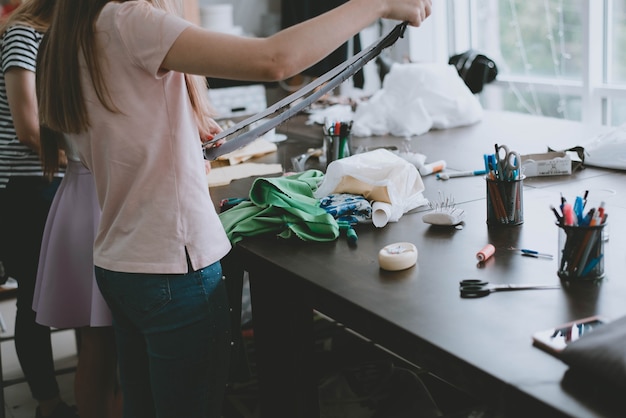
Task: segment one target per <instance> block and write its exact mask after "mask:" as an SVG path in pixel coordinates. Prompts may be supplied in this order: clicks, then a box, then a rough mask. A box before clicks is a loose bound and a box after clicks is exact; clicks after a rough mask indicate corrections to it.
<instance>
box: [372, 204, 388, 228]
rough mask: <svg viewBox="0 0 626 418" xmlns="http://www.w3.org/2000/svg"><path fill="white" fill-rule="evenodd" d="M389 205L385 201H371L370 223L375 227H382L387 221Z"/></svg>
mask: <svg viewBox="0 0 626 418" xmlns="http://www.w3.org/2000/svg"><path fill="white" fill-rule="evenodd" d="M390 216H391V205H390V204H389V203H385V202H374V203H372V223H373V224H374V226H375V227H377V228H382V227H383V226H385V225H387V222H389V217H390Z"/></svg>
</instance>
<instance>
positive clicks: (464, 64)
mask: <svg viewBox="0 0 626 418" xmlns="http://www.w3.org/2000/svg"><path fill="white" fill-rule="evenodd" d="M448 64H450V65H454V66H455V67H456V70H457V71H458V73H459V76H461V78H462V79H463V81H465V84H466V85H467V87H469V89H470V90H471V92H472V93H474V94H476V93H480V92H481V91H482V90H483V87H484V85H485V84H487V83H491V82H492V81H493V80H495V79H496V76H497V75H498V67H496V63H495V62H493V60H491V59H490V58H487V57H486V56H484V55H482V54H479V53H478V52H477V51H475V50H473V49H470V50H468V51H466V52H464V53H462V54H458V55H454V56H452V57H450V60H449V61H448Z"/></svg>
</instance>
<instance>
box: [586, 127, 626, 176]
mask: <svg viewBox="0 0 626 418" xmlns="http://www.w3.org/2000/svg"><path fill="white" fill-rule="evenodd" d="M583 148H584V149H585V165H591V166H595V167H604V168H613V169H617V170H626V124H623V125H621V126H618V127H617V128H614V129H611V130H610V131H608V132H604V133H601V134H599V135H596V136H595V137H594V138H592V139H591V140H590V141H589V142H587V143H586V144H583Z"/></svg>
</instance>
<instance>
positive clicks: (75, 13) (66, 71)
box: [37, 0, 212, 159]
mask: <svg viewBox="0 0 626 418" xmlns="http://www.w3.org/2000/svg"><path fill="white" fill-rule="evenodd" d="M110 1H113V0H80V1H76V0H54V1H52V0H48V2H49V3H55V4H56V7H55V9H54V16H53V19H52V23H51V25H50V28H49V30H48V33H47V35H46V36H45V37H44V42H42V45H41V47H40V50H39V65H40V67H39V69H40V71H38V77H37V92H38V94H39V118H40V121H41V123H42V125H45V126H46V127H48V128H50V129H51V130H53V131H57V132H65V133H71V134H78V133H81V132H84V131H86V130H88V129H89V126H90V125H89V114H88V111H87V107H86V104H85V101H84V97H83V90H82V89H83V87H82V86H81V83H80V68H79V65H78V64H79V54H80V53H82V54H83V55H84V58H85V63H86V65H87V70H88V71H89V75H90V77H91V80H92V82H93V85H94V89H95V92H96V95H97V97H98V99H99V100H100V102H101V103H102V105H103V106H105V107H106V108H107V109H108V110H109V111H111V112H119V109H118V108H117V107H116V106H115V103H114V101H113V98H112V97H111V95H110V93H109V90H108V88H107V86H106V84H105V82H104V78H103V75H102V70H101V66H100V60H101V59H103V57H100V56H98V52H97V51H98V48H97V45H96V39H95V34H94V26H95V22H96V18H97V16H98V14H99V13H100V11H101V10H102V8H103V7H104V6H105V5H106V4H107V3H109V2H110ZM125 1H129V0H121V1H120V2H125ZM44 2H45V0H44ZM150 2H151V3H152V4H153V5H154V7H157V8H159V9H162V10H165V11H167V12H170V13H174V14H177V15H180V13H181V11H182V7H181V4H180V2H179V1H176V0H150ZM185 81H186V85H187V92H188V94H189V98H190V100H191V105H192V109H193V111H194V116H195V119H196V122H197V124H198V129H199V131H200V132H208V131H209V127H210V126H211V116H212V115H211V107H210V105H209V100H208V95H207V81H206V79H205V78H204V77H199V76H194V75H189V74H185ZM42 139H43V138H42ZM42 153H43V152H42ZM46 153H50V154H49V155H48V156H47V158H51V159H53V158H55V156H54V155H55V154H56V155H57V156H58V152H56V153H54V150H53V149H50V150H47V151H46Z"/></svg>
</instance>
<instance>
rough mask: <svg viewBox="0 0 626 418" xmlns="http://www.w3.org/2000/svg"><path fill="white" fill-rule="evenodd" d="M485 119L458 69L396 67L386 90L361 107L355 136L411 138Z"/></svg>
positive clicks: (428, 65) (427, 65)
mask: <svg viewBox="0 0 626 418" xmlns="http://www.w3.org/2000/svg"><path fill="white" fill-rule="evenodd" d="M482 117H483V109H482V106H481V105H480V102H479V101H478V99H477V98H476V96H474V94H472V92H471V91H470V89H469V88H468V87H467V86H466V85H465V83H464V82H463V80H462V79H461V77H459V74H458V72H457V70H456V68H455V67H454V66H452V65H447V64H435V63H408V64H399V63H396V64H394V65H393V66H392V67H391V70H390V72H389V73H388V74H387V76H386V77H385V80H384V82H383V87H382V89H381V90H379V91H377V92H376V93H375V94H374V95H373V96H372V97H371V98H370V100H369V101H366V102H361V103H359V105H358V107H357V109H356V112H354V119H353V120H354V123H353V126H352V134H353V135H356V136H372V135H386V134H391V135H394V136H399V137H410V136H414V135H421V134H424V133H426V132H428V131H429V130H430V129H446V128H454V127H458V126H465V125H471V124H474V123H476V122H478V121H480V120H482Z"/></svg>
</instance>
